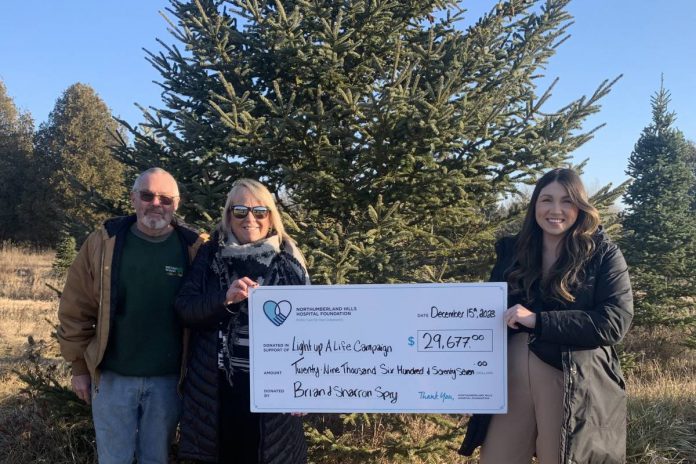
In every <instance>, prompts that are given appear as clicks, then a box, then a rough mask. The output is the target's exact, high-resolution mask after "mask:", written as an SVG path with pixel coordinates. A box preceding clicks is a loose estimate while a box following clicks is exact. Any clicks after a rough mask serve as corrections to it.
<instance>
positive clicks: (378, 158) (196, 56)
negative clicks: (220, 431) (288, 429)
mask: <svg viewBox="0 0 696 464" xmlns="http://www.w3.org/2000/svg"><path fill="white" fill-rule="evenodd" d="M567 3H568V0H548V1H546V2H541V1H526V0H512V1H507V2H499V3H497V4H496V6H495V7H494V8H493V9H492V10H491V11H490V13H488V14H486V15H484V16H483V17H482V18H480V19H479V20H478V21H477V22H476V23H475V24H473V25H472V26H470V27H469V28H468V29H466V30H462V29H461V28H458V26H459V25H460V24H461V20H462V19H463V18H464V15H465V12H464V11H462V10H460V9H459V8H458V3H457V2H454V1H448V0H409V1H392V0H368V1H365V0H340V1H336V0H314V1H312V2H308V1H305V0H277V1H259V2H247V1H245V0H227V1H223V0H192V1H183V0H172V1H171V8H170V10H169V11H170V13H171V15H172V22H171V26H172V28H171V29H172V31H173V34H174V38H175V40H176V41H178V42H179V44H177V45H166V43H165V42H164V41H161V44H162V45H163V46H164V51H163V52H161V53H159V54H150V55H149V60H150V61H151V63H152V64H153V66H154V67H155V68H156V69H157V70H158V71H159V72H160V73H161V75H162V82H161V86H162V89H163V94H162V95H163V108H158V109H156V108H150V109H148V110H145V111H144V114H145V117H146V123H145V124H144V125H142V126H141V127H139V128H136V127H130V126H129V128H130V130H131V133H132V134H133V136H134V143H133V145H128V144H126V143H125V141H124V142H123V143H122V146H121V148H120V150H119V157H120V158H121V160H122V161H124V162H125V163H127V164H129V165H130V166H133V167H134V168H135V169H143V168H146V167H149V166H152V165H159V166H162V167H164V168H165V169H168V170H169V171H170V172H172V173H173V174H174V176H175V177H176V178H177V179H178V180H179V181H180V182H181V184H182V185H181V187H182V194H183V195H184V196H186V197H187V201H185V202H184V203H183V207H182V209H181V210H180V212H181V213H183V214H184V215H185V216H186V219H187V220H188V221H190V222H196V223H199V224H201V223H210V220H211V219H210V217H211V216H212V217H213V218H217V217H219V215H220V214H219V211H220V208H221V206H222V205H223V203H224V195H225V193H226V192H227V191H228V189H229V187H230V184H231V182H232V181H233V180H234V179H236V178H238V177H240V176H249V177H255V178H259V179H261V180H262V181H263V182H265V183H266V184H267V185H269V186H270V188H271V190H272V191H274V192H275V193H276V195H277V198H278V200H279V202H280V203H281V206H282V208H283V210H284V211H285V212H286V213H287V215H286V219H287V221H288V223H289V225H290V229H291V230H293V233H294V235H295V237H296V238H297V239H298V242H299V244H300V245H301V246H302V247H303V250H304V251H305V253H306V254H307V256H308V261H309V264H310V272H311V274H312V276H313V280H314V281H315V282H317V283H371V282H404V281H405V282H414V281H418V282H422V281H446V280H451V279H457V280H470V279H477V278H482V277H483V276H484V275H485V273H486V272H487V271H488V267H489V263H490V260H491V256H492V250H493V246H492V241H493V240H494V236H495V231H496V228H497V227H498V225H499V224H500V223H501V221H503V220H504V218H500V215H496V214H495V211H496V210H497V205H498V202H499V201H500V199H501V198H502V197H503V196H504V195H506V194H510V193H514V192H516V191H517V188H518V186H519V185H520V184H522V183H532V182H534V181H535V180H536V178H537V177H538V176H539V174H540V173H541V172H543V171H544V170H546V169H547V168H549V167H552V166H557V165H559V164H562V163H563V162H565V161H566V159H567V157H568V156H569V153H570V152H571V151H572V150H574V149H575V148H577V147H578V146H580V145H582V144H583V143H584V142H586V141H587V140H588V139H589V138H591V136H592V132H593V131H592V130H590V131H583V130H582V123H583V121H584V119H585V118H586V117H587V116H588V115H590V114H592V113H594V112H596V111H597V110H598V106H597V103H598V100H599V99H600V98H601V97H602V96H604V95H605V94H606V93H607V92H608V91H609V90H610V88H611V83H609V82H606V81H605V82H603V83H602V84H601V85H600V86H599V87H598V88H597V90H596V91H595V92H594V93H593V94H592V95H591V96H590V97H589V98H585V97H583V98H579V99H577V100H575V101H572V102H570V103H569V104H568V105H566V106H564V107H563V108H561V109H560V110H557V111H550V112H549V111H542V108H543V107H544V104H545V103H546V102H547V100H548V97H549V96H550V89H548V90H547V91H544V92H542V93H541V94H538V93H537V89H536V84H535V83H536V79H537V78H538V77H539V73H540V71H541V70H542V69H543V67H544V65H545V64H546V62H547V60H548V59H549V57H550V56H552V55H553V53H554V52H555V50H556V47H557V46H558V45H559V44H560V43H561V42H562V41H563V40H564V39H565V38H566V37H567V34H566V29H567V27H568V26H569V24H570V20H571V18H570V16H569V15H568V14H567V12H566V11H565V6H566V4H567ZM206 213H208V214H209V216H206ZM372 420H373V419H371V418H370V416H365V415H348V416H345V417H344V418H343V419H342V421H343V424H342V425H341V424H337V421H338V420H337V419H336V418H333V419H332V418H323V417H322V418H320V419H317V420H316V421H315V422H314V423H315V425H316V426H317V427H316V428H311V429H310V430H309V432H308V433H309V437H310V441H311V443H312V445H313V456H314V458H315V459H316V460H318V461H321V456H322V453H324V452H326V453H331V454H333V455H334V458H335V455H336V454H337V453H340V455H341V459H342V460H343V462H368V461H371V460H376V459H378V458H380V456H381V457H383V456H385V455H390V456H398V455H401V456H408V458H406V459H410V457H412V456H414V455H418V456H421V457H424V456H427V455H429V454H431V453H435V454H440V455H446V454H447V453H448V452H449V450H448V445H447V444H446V443H447V440H451V439H454V438H455V437H459V435H460V431H459V430H458V429H457V424H456V421H454V420H449V419H448V418H433V419H432V426H433V427H435V428H437V429H438V430H439V431H438V432H437V433H436V435H437V436H438V437H440V438H442V440H441V441H438V440H434V441H433V442H432V444H430V445H427V446H423V445H422V443H419V442H418V437H415V436H414V437H410V436H405V435H403V434H401V435H400V438H399V440H395V441H393V442H390V443H389V444H388V445H387V446H386V447H385V448H380V449H369V447H365V446H364V444H362V443H355V442H351V437H355V436H356V435H357V434H356V435H351V434H350V433H343V434H340V433H334V431H336V430H338V429H343V430H346V431H347V430H349V429H351V428H352V427H356V424H358V423H362V424H365V423H366V421H367V423H370V421H372ZM378 422H379V423H380V424H381V425H380V427H382V428H383V429H384V430H386V432H385V433H391V432H390V430H398V429H399V427H401V425H399V424H402V418H401V417H400V416H391V418H390V419H389V420H387V419H385V420H384V421H382V420H381V419H380V420H378ZM357 426H359V425H357Z"/></svg>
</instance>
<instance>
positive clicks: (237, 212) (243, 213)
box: [229, 205, 271, 219]
mask: <svg viewBox="0 0 696 464" xmlns="http://www.w3.org/2000/svg"><path fill="white" fill-rule="evenodd" d="M229 211H230V213H232V216H234V217H236V218H237V219H244V218H245V217H247V214H249V211H251V214H253V215H254V217H255V218H256V219H266V217H268V213H270V212H271V210H270V209H269V208H267V207H265V206H244V205H234V206H230V210H229Z"/></svg>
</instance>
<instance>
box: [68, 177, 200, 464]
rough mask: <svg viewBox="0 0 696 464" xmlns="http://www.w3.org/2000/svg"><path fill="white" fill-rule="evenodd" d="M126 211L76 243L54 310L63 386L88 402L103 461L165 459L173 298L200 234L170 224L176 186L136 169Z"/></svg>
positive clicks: (126, 463) (175, 401)
mask: <svg viewBox="0 0 696 464" xmlns="http://www.w3.org/2000/svg"><path fill="white" fill-rule="evenodd" d="M130 198H131V202H132V204H133V208H134V209H135V215H133V216H126V217H117V218H113V219H109V220H107V221H106V222H105V223H104V224H103V226H102V227H101V228H100V229H99V230H97V231H95V232H93V233H92V234H91V235H90V236H89V237H88V238H87V240H86V241H85V243H84V244H83V245H82V248H81V249H80V252H79V253H78V255H77V257H76V258H75V261H74V262H73V264H72V266H71V267H70V270H69V271H68V277H67V281H66V283H65V289H64V290H63V295H62V297H61V300H60V307H59V309H58V319H59V320H60V326H59V328H58V340H59V342H60V347H61V353H62V354H63V357H64V358H65V359H66V360H67V361H69V362H71V363H72V374H73V377H72V388H73V390H74V391H75V393H76V394H77V396H78V397H79V398H81V399H82V400H84V401H85V402H87V403H88V404H89V403H91V404H92V416H93V418H94V428H95V431H96V436H97V454H98V456H99V462H100V463H102V464H112V463H114V464H115V463H119V464H131V463H132V462H133V460H134V459H136V458H137V462H138V463H139V464H154V463H166V462H167V455H168V451H169V445H170V443H171V440H172V437H173V435H174V431H175V429H176V425H177V422H178V418H179V412H180V400H179V397H178V395H177V381H178V378H179V372H180V366H181V359H182V349H183V348H182V340H183V335H182V328H181V326H180V325H179V322H178V321H177V319H176V316H175V313H174V310H173V303H174V299H175V297H176V294H177V292H178V290H179V285H180V283H181V279H182V276H183V274H184V272H185V270H186V269H187V267H188V265H189V264H190V262H191V261H192V259H193V257H194V255H195V253H196V250H197V249H198V246H199V245H200V244H201V243H202V242H203V241H204V236H201V235H199V234H198V233H196V232H194V231H193V230H191V229H189V228H187V227H185V226H184V225H183V224H180V223H178V222H177V221H176V220H175V219H174V212H175V211H176V210H177V208H178V206H179V189H178V187H177V184H176V181H175V180H174V178H173V177H172V176H171V175H170V174H169V173H168V172H166V171H164V170H163V169H160V168H152V169H148V170H147V171H145V172H143V173H142V174H140V176H139V177H138V178H137V179H136V181H135V183H134V185H133V190H132V192H131V195H130Z"/></svg>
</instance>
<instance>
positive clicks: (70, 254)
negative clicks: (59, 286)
mask: <svg viewBox="0 0 696 464" xmlns="http://www.w3.org/2000/svg"><path fill="white" fill-rule="evenodd" d="M76 247H77V244H76V242H75V238H74V237H73V236H72V235H70V233H69V232H68V231H67V230H66V229H63V231H62V232H61V233H60V238H59V239H58V245H57V246H56V257H55V259H54V260H53V266H52V267H53V273H54V274H55V275H57V276H59V277H62V276H64V275H65V273H66V272H67V271H68V268H69V267H70V265H71V264H72V262H73V261H74V260H75V256H77V251H76Z"/></svg>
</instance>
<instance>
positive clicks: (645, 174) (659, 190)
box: [623, 86, 696, 325]
mask: <svg viewBox="0 0 696 464" xmlns="http://www.w3.org/2000/svg"><path fill="white" fill-rule="evenodd" d="M669 102H670V96H669V92H668V91H667V90H665V88H664V86H661V87H660V90H659V91H658V92H656V94H655V95H654V96H653V97H652V99H651V104H652V123H651V124H650V125H649V126H647V127H646V128H645V129H644V130H643V132H642V134H641V136H640V138H639V139H638V142H637V143H636V145H635V148H634V149H633V152H632V153H631V156H630V158H629V164H628V170H627V171H626V172H627V174H628V175H629V176H631V177H632V178H633V179H634V181H633V183H632V184H631V185H630V186H629V187H628V190H627V192H626V195H625V198H624V202H625V203H626V205H627V206H628V210H627V212H626V215H625V218H624V221H623V226H624V229H625V237H624V240H623V251H624V254H625V255H626V259H627V261H628V263H629V265H630V267H631V277H632V279H633V284H634V287H635V290H636V291H635V296H636V302H635V303H636V316H637V318H636V321H637V322H638V323H642V324H650V325H652V324H656V323H666V324H674V323H686V322H692V323H693V322H694V321H693V320H692V318H690V317H689V314H690V313H692V312H693V309H694V305H693V297H694V296H696V216H694V214H693V210H692V204H693V198H692V196H691V195H692V193H691V192H693V189H694V185H695V180H694V172H693V168H691V169H690V167H689V153H690V152H689V146H688V144H687V142H686V140H685V138H684V135H683V134H682V132H681V131H679V130H678V129H676V128H675V127H674V121H675V119H676V118H675V114H674V113H673V112H671V111H669V110H668V105H669Z"/></svg>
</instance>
